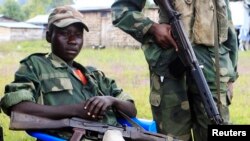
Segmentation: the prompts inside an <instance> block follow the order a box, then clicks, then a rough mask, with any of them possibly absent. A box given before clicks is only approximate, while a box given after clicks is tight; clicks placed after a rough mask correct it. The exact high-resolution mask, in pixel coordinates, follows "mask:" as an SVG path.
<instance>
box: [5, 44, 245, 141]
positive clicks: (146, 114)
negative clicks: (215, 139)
mask: <svg viewBox="0 0 250 141" xmlns="http://www.w3.org/2000/svg"><path fill="white" fill-rule="evenodd" d="M49 51H50V48H49V45H48V44H47V43H46V42H45V41H32V42H12V43H0V78H1V79H0V92H1V93H0V96H2V95H3V92H4V86H5V85H6V84H8V83H10V82H11V81H13V74H14V72H15V71H16V70H17V68H18V65H19V64H18V63H19V61H20V60H21V59H22V58H24V57H26V56H27V55H29V54H31V53H34V52H49ZM249 59H250V52H240V54H239V66H238V68H239V75H240V77H239V79H238V81H237V82H236V83H235V85H234V88H235V89H234V98H233V102H232V105H231V106H230V111H231V121H232V122H233V123H234V124H250V118H249V117H250V110H247V109H249V106H250V104H249V103H250V100H249V99H250V87H249V86H250V63H247V62H248V61H249ZM76 60H77V61H78V62H80V63H82V64H83V65H92V66H95V67H96V68H100V69H101V70H103V71H104V72H105V74H106V75H107V76H109V77H111V78H113V79H115V80H116V82H117V84H118V85H119V86H120V87H121V88H123V89H124V91H125V92H127V93H129V94H131V95H132V96H133V97H134V99H135V102H136V106H137V109H138V117H140V118H146V119H151V118H152V115H151V112H150V106H149V102H148V101H149V100H148V94H149V80H148V79H149V78H148V76H149V73H148V66H147V64H146V61H145V58H144V56H143V53H142V51H141V50H140V49H128V48H123V49H118V48H107V49H102V50H94V49H91V48H86V49H83V51H82V52H81V54H80V55H79V56H78V57H77V59H76ZM0 125H1V126H3V128H4V139H5V140H6V141H14V140H18V141H33V140H34V139H32V138H31V137H29V136H28V135H27V134H26V133H24V132H21V131H10V130H9V129H8V126H9V118H8V117H7V116H6V115H5V114H3V113H2V114H1V116H0Z"/></svg>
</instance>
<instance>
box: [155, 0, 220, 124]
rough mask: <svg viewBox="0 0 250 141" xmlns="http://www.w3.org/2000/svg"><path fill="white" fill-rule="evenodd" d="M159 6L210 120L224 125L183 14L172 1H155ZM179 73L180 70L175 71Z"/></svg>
mask: <svg viewBox="0 0 250 141" xmlns="http://www.w3.org/2000/svg"><path fill="white" fill-rule="evenodd" d="M155 2H156V3H157V4H158V5H161V7H162V8H163V9H162V10H164V11H163V12H165V13H167V14H168V17H169V21H170V25H171V30H172V32H171V33H172V36H173V38H174V39H175V41H176V43H177V45H178V56H179V59H180V60H181V62H182V64H183V65H184V67H185V68H187V69H188V71H190V73H191V75H192V77H193V78H194V80H195V84H196V86H197V88H198V90H199V93H200V96H201V99H202V102H203V105H204V107H205V110H206V113H207V115H208V118H209V119H211V121H212V122H213V123H215V124H217V125H219V124H222V123H223V119H222V118H221V116H220V114H219V112H218V109H217V107H216V106H215V102H214V100H213V97H212V94H211V91H210V89H209V87H208V84H207V82H206V79H205V77H204V74H203V72H202V70H201V68H200V66H199V63H198V61H197V58H196V56H195V54H194V51H193V48H192V45H191V43H190V41H189V39H188V37H187V35H186V32H185V31H184V28H183V24H182V22H181V21H180V19H179V18H180V16H181V14H180V13H178V12H177V11H175V10H174V9H173V6H172V3H170V0H155ZM174 71H178V70H174Z"/></svg>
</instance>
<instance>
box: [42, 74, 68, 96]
mask: <svg viewBox="0 0 250 141" xmlns="http://www.w3.org/2000/svg"><path fill="white" fill-rule="evenodd" d="M66 75H67V74H65V76H63V75H61V76H56V77H55V76H49V77H48V78H46V79H42V81H41V85H42V91H43V93H45V94H46V93H51V92H59V91H69V90H73V86H72V83H71V81H70V79H69V78H68V77H67V76H66Z"/></svg>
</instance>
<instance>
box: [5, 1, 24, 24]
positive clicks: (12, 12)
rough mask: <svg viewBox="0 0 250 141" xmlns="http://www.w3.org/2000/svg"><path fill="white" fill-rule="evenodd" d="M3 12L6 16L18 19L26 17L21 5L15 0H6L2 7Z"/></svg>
mask: <svg viewBox="0 0 250 141" xmlns="http://www.w3.org/2000/svg"><path fill="white" fill-rule="evenodd" d="M2 13H3V15H4V16H7V17H10V18H13V19H15V20H18V21H22V20H23V19H24V13H23V12H22V11H21V6H20V5H19V4H18V3H17V2H16V1H15V0H6V1H5V2H4V4H3V7H2Z"/></svg>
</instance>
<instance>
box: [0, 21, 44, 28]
mask: <svg viewBox="0 0 250 141" xmlns="http://www.w3.org/2000/svg"><path fill="white" fill-rule="evenodd" d="M0 26H2V27H10V28H38V29H39V28H40V29H43V28H44V27H43V26H37V25H33V24H29V23H24V22H8V23H6V22H0Z"/></svg>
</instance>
